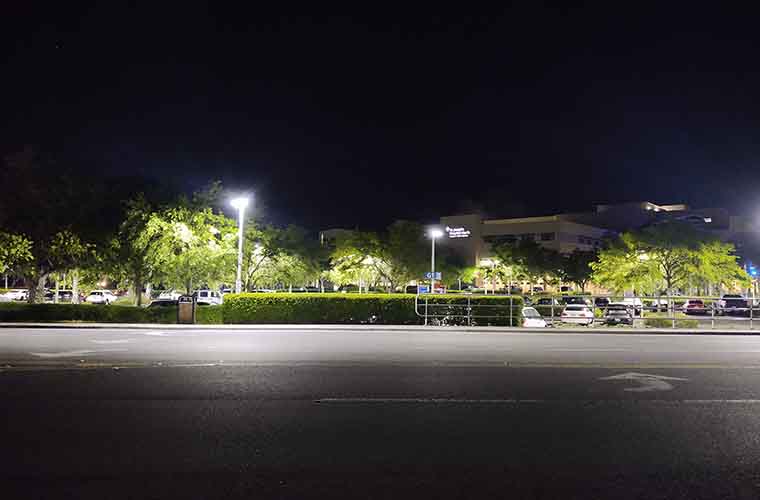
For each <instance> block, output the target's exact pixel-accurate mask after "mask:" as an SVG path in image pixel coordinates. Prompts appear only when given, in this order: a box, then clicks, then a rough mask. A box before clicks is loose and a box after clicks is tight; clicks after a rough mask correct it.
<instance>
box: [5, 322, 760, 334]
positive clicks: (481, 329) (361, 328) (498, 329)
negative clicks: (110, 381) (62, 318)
mask: <svg viewBox="0 0 760 500" xmlns="http://www.w3.org/2000/svg"><path fill="white" fill-rule="evenodd" d="M3 328H55V329H72V330H84V329H109V330H215V331H220V330H221V331H272V330H280V331H304V330H312V331H315V332H319V331H336V330H353V331H357V332H377V331H386V332H408V333H424V332H441V333H447V332H448V333H461V332H465V333H481V334H485V333H542V334H547V335H551V334H563V333H569V334H594V333H602V334H604V333H606V334H615V335H631V334H635V335H655V334H659V335H662V334H666V335H667V334H670V335H760V329H755V330H748V329H744V330H738V329H715V330H706V329H705V330H702V329H698V330H694V329H691V330H689V329H671V328H606V327H594V328H520V327H505V326H471V327H467V326H424V325H313V324H312V325H308V324H304V325H299V324H289V325H269V324H255V325H254V324H250V325H249V324H237V325H177V324H166V323H74V322H62V323H54V322H53V323H30V322H15V323H0V331H2V329H3Z"/></svg>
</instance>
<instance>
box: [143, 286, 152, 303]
mask: <svg viewBox="0 0 760 500" xmlns="http://www.w3.org/2000/svg"><path fill="white" fill-rule="evenodd" d="M152 295H153V283H151V282H150V281H149V282H147V283H146V284H145V296H146V298H147V299H148V304H150V301H151V297H152Z"/></svg>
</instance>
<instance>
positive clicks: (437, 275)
mask: <svg viewBox="0 0 760 500" xmlns="http://www.w3.org/2000/svg"><path fill="white" fill-rule="evenodd" d="M425 279H428V280H430V279H433V280H439V279H441V273H440V272H439V271H436V272H435V273H431V272H429V271H428V272H426V273H425Z"/></svg>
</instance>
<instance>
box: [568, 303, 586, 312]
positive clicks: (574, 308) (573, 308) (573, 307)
mask: <svg viewBox="0 0 760 500" xmlns="http://www.w3.org/2000/svg"><path fill="white" fill-rule="evenodd" d="M565 309H567V310H568V311H583V310H584V309H586V306H581V305H575V304H572V305H569V306H567V307H566V308H565Z"/></svg>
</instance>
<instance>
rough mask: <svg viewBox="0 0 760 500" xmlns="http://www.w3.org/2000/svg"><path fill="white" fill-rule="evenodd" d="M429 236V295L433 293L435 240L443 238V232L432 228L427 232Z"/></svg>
mask: <svg viewBox="0 0 760 500" xmlns="http://www.w3.org/2000/svg"><path fill="white" fill-rule="evenodd" d="M428 234H429V235H430V243H431V247H430V293H435V240H437V239H438V238H441V237H442V236H443V231H441V230H440V229H438V228H437V227H434V228H432V229H430V231H428Z"/></svg>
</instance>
